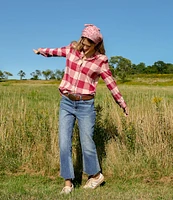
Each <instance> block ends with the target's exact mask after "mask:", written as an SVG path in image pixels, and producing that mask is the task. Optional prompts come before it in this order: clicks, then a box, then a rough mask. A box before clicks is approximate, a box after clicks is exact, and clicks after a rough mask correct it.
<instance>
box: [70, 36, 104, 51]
mask: <svg viewBox="0 0 173 200" xmlns="http://www.w3.org/2000/svg"><path fill="white" fill-rule="evenodd" d="M86 39H87V40H88V42H89V43H90V44H95V43H94V42H93V41H92V40H90V39H88V38H86ZM83 40H84V37H81V38H80V39H79V41H78V42H77V41H72V42H71V44H72V47H73V48H74V49H76V50H78V51H82V49H83V44H82V42H83ZM95 51H96V52H99V53H100V54H103V55H105V48H104V43H103V40H102V41H101V42H99V43H98V44H97V45H96V46H95Z"/></svg>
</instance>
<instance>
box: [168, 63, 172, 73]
mask: <svg viewBox="0 0 173 200" xmlns="http://www.w3.org/2000/svg"><path fill="white" fill-rule="evenodd" d="M167 73H168V74H173V64H171V63H167Z"/></svg>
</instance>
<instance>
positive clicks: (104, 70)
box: [100, 58, 126, 108]
mask: <svg viewBox="0 0 173 200" xmlns="http://www.w3.org/2000/svg"><path fill="white" fill-rule="evenodd" d="M100 76H101V78H102V79H103V80H104V82H105V83H106V85H107V87H108V89H109V90H110V91H111V93H112V96H113V98H114V100H115V101H116V103H117V104H118V105H119V106H120V107H121V108H125V107H126V102H125V101H124V99H123V97H122V95H121V93H120V91H119V89H118V87H117V84H116V82H115V80H114V78H113V76H112V73H111V71H110V69H109V64H108V59H107V58H106V59H104V61H103V62H102V67H101V73H100Z"/></svg>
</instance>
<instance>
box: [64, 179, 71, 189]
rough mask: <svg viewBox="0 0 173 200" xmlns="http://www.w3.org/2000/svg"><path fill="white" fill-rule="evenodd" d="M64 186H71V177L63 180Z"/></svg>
mask: <svg viewBox="0 0 173 200" xmlns="http://www.w3.org/2000/svg"><path fill="white" fill-rule="evenodd" d="M65 186H69V187H71V186H72V180H71V179H66V180H65Z"/></svg>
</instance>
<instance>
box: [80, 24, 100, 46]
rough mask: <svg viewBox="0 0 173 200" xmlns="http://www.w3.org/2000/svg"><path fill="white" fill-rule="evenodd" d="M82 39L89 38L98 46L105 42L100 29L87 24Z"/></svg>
mask: <svg viewBox="0 0 173 200" xmlns="http://www.w3.org/2000/svg"><path fill="white" fill-rule="evenodd" d="M82 37H86V38H89V39H90V40H92V41H93V42H94V43H95V44H98V43H99V42H101V41H102V40H103V37H102V34H101V33H100V29H99V28H97V26H95V25H93V24H85V28H84V29H83V31H82Z"/></svg>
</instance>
